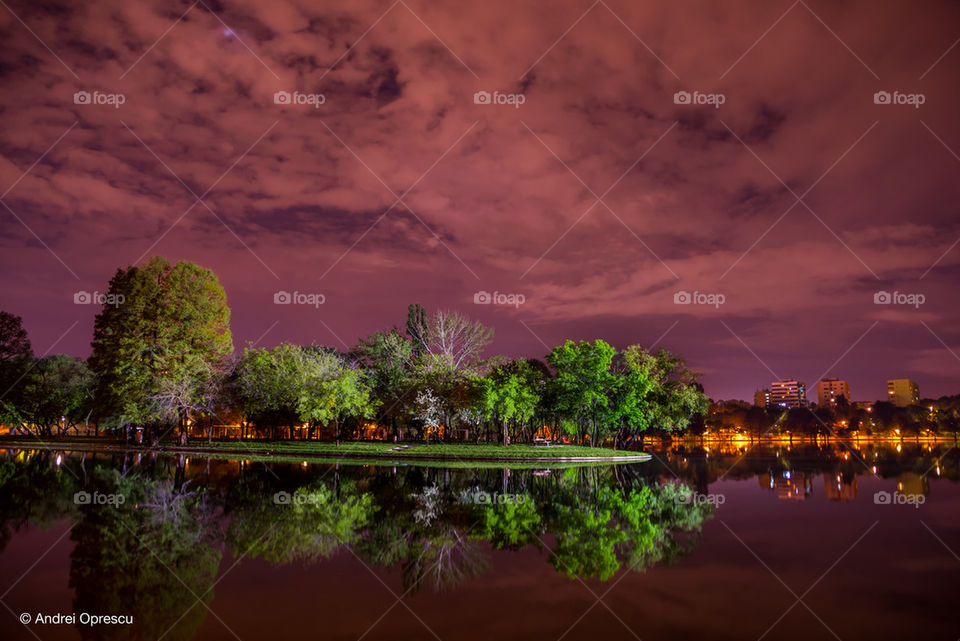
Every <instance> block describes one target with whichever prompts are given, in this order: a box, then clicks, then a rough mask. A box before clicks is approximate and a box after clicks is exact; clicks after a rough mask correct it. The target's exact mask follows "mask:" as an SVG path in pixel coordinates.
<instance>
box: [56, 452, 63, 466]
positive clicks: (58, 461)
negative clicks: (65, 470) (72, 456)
mask: <svg viewBox="0 0 960 641" xmlns="http://www.w3.org/2000/svg"><path fill="white" fill-rule="evenodd" d="M62 460H63V457H62V456H60V455H59V454H57V465H60V462H61V461H62Z"/></svg>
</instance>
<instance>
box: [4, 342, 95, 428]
mask: <svg viewBox="0 0 960 641" xmlns="http://www.w3.org/2000/svg"><path fill="white" fill-rule="evenodd" d="M93 384H94V382H93V374H92V373H91V372H90V369H89V368H88V367H87V364H86V363H85V362H84V361H83V360H82V359H79V358H73V357H72V356H65V355H57V356H47V357H45V358H38V359H36V360H35V361H34V363H33V365H32V366H31V367H30V369H29V371H28V372H27V375H26V376H25V377H24V379H23V381H22V382H21V387H22V392H21V393H20V394H18V398H19V403H18V404H17V414H18V416H19V418H20V421H21V424H22V425H24V426H32V427H33V428H35V429H36V430H37V433H38V435H40V436H52V435H53V430H54V428H56V429H57V433H58V435H60V434H62V433H63V432H64V431H65V430H66V429H67V428H68V427H75V426H76V425H77V424H79V423H81V422H85V421H86V419H87V417H88V416H89V414H90V411H91V409H92V406H91V401H92V398H93Z"/></svg>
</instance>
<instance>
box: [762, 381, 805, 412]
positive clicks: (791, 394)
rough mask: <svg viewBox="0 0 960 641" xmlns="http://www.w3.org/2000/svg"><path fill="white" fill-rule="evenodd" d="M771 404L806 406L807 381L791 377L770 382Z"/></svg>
mask: <svg viewBox="0 0 960 641" xmlns="http://www.w3.org/2000/svg"><path fill="white" fill-rule="evenodd" d="M770 404H771V405H778V406H780V407H806V406H807V385H806V383H802V382H800V381H794V380H789V379H784V380H782V381H774V382H772V383H770Z"/></svg>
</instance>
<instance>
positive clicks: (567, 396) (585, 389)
mask: <svg viewBox="0 0 960 641" xmlns="http://www.w3.org/2000/svg"><path fill="white" fill-rule="evenodd" d="M615 353H616V350H615V349H614V348H613V347H611V346H610V345H608V344H607V343H606V342H604V341H602V340H600V339H597V340H595V341H593V342H592V343H591V342H588V341H580V342H579V343H574V342H573V341H570V340H568V341H567V342H566V343H564V344H563V345H559V346H557V347H555V348H553V351H551V352H550V354H549V355H548V356H547V362H548V363H549V364H550V366H551V367H552V368H553V369H554V370H555V371H556V376H555V377H554V378H553V380H552V381H551V386H552V388H553V390H554V394H553V402H554V403H555V408H554V409H555V412H556V414H557V415H558V416H559V418H560V420H561V423H562V425H563V426H564V428H565V430H566V431H567V432H568V433H570V434H573V435H576V436H578V437H579V438H580V440H581V441H583V440H584V439H585V438H587V437H589V439H590V445H591V446H593V445H595V444H596V443H598V442H600V441H601V440H602V439H603V438H604V437H605V436H606V435H607V433H608V432H609V431H610V429H611V428H612V427H613V426H614V425H616V422H617V419H618V417H617V416H616V413H615V412H614V413H611V412H610V409H611V393H610V392H611V390H612V389H613V387H614V385H615V384H616V381H615V377H614V375H613V373H612V372H611V371H610V366H611V364H612V363H613V356H614V354H615Z"/></svg>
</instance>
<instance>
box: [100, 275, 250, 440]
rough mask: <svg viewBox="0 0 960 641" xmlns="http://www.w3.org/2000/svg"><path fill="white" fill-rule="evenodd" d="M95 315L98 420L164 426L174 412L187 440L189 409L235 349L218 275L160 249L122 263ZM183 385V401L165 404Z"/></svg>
mask: <svg viewBox="0 0 960 641" xmlns="http://www.w3.org/2000/svg"><path fill="white" fill-rule="evenodd" d="M108 294H110V295H112V296H108V298H107V300H113V301H115V304H111V305H105V306H104V307H103V309H102V310H101V312H100V313H99V314H98V315H97V317H96V320H95V322H94V338H93V343H92V346H93V352H92V354H91V357H90V367H91V369H92V370H93V371H94V373H95V374H96V376H97V393H96V396H97V405H98V408H99V410H100V416H99V418H100V420H101V421H103V422H104V424H107V425H114V426H119V425H129V424H131V423H134V424H144V423H151V424H153V425H159V424H160V423H161V422H162V421H163V419H164V418H165V417H166V416H169V415H170V414H171V413H172V414H174V415H175V416H176V419H175V422H176V423H178V424H179V425H180V428H181V430H180V435H181V440H185V438H186V431H185V429H184V423H185V419H186V413H187V408H188V407H189V408H197V407H201V406H203V405H204V404H205V398H204V397H205V396H206V394H207V383H208V382H209V380H210V379H211V377H214V376H218V375H220V374H221V373H222V372H223V371H224V368H225V366H226V363H227V358H228V356H229V355H230V353H231V352H232V351H233V340H232V336H231V333H230V309H229V307H228V306H227V296H226V293H225V292H224V290H223V287H221V286H220V283H219V281H218V280H217V277H216V275H215V274H214V273H213V272H212V271H211V270H209V269H205V268H203V267H200V266H199V265H196V264H195V263H191V262H186V261H181V262H178V263H175V264H171V263H170V262H169V261H167V259H165V258H163V257H160V256H155V257H153V258H151V259H150V260H148V261H147V262H146V263H145V264H144V265H143V266H141V267H133V266H132V267H127V268H126V269H120V270H118V271H117V273H116V275H114V277H113V279H112V280H111V281H110V287H109V290H108ZM170 389H178V390H183V391H184V393H183V394H181V395H180V396H178V398H179V401H178V404H171V403H169V402H167V403H165V402H164V401H165V399H167V398H168V397H169V396H170V395H169V394H168V393H167V392H169V390H170Z"/></svg>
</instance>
